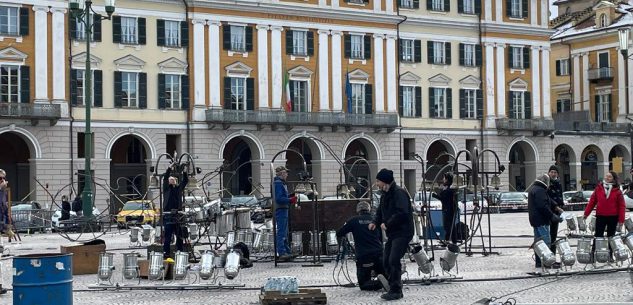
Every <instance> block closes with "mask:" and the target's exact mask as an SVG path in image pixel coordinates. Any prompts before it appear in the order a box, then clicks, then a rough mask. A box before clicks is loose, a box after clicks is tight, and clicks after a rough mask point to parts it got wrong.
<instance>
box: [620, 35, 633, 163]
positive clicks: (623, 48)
mask: <svg viewBox="0 0 633 305" xmlns="http://www.w3.org/2000/svg"><path fill="white" fill-rule="evenodd" d="M630 33H631V30H630V29H629V28H628V27H626V28H620V29H619V30H618V39H619V42H620V52H621V53H622V57H624V67H623V68H624V96H625V102H626V115H625V118H627V119H629V114H630V112H631V109H629V69H628V62H629V35H630ZM629 138H630V141H631V142H630V143H631V146H630V149H631V151H633V126H631V124H630V123H629Z"/></svg>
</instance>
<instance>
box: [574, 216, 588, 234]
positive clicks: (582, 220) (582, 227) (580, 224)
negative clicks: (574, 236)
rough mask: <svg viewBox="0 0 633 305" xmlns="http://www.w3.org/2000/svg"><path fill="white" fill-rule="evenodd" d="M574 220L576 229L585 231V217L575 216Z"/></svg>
mask: <svg viewBox="0 0 633 305" xmlns="http://www.w3.org/2000/svg"><path fill="white" fill-rule="evenodd" d="M576 222H577V223H578V231H587V223H586V222H585V217H583V216H582V215H581V216H576Z"/></svg>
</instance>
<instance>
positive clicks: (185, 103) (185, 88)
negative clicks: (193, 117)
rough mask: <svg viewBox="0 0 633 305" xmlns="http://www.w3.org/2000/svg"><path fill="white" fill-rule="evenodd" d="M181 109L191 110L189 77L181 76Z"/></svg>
mask: <svg viewBox="0 0 633 305" xmlns="http://www.w3.org/2000/svg"><path fill="white" fill-rule="evenodd" d="M180 90H182V92H181V94H180V98H181V101H180V109H189V75H182V76H180Z"/></svg>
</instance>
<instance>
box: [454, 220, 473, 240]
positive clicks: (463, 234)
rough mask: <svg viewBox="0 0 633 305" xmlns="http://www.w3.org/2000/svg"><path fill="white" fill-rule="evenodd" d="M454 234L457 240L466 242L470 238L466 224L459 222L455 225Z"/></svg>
mask: <svg viewBox="0 0 633 305" xmlns="http://www.w3.org/2000/svg"><path fill="white" fill-rule="evenodd" d="M455 234H457V240H462V241H466V240H467V239H468V237H470V229H469V228H468V225H467V224H465V223H463V222H461V221H460V222H459V223H458V224H456V225H455Z"/></svg>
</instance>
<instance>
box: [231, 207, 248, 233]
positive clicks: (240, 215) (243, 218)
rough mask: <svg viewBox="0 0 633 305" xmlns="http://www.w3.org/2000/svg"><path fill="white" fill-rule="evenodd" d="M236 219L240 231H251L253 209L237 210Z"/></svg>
mask: <svg viewBox="0 0 633 305" xmlns="http://www.w3.org/2000/svg"><path fill="white" fill-rule="evenodd" d="M235 218H236V223H237V228H238V229H250V228H251V209H249V208H241V209H237V210H235Z"/></svg>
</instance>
